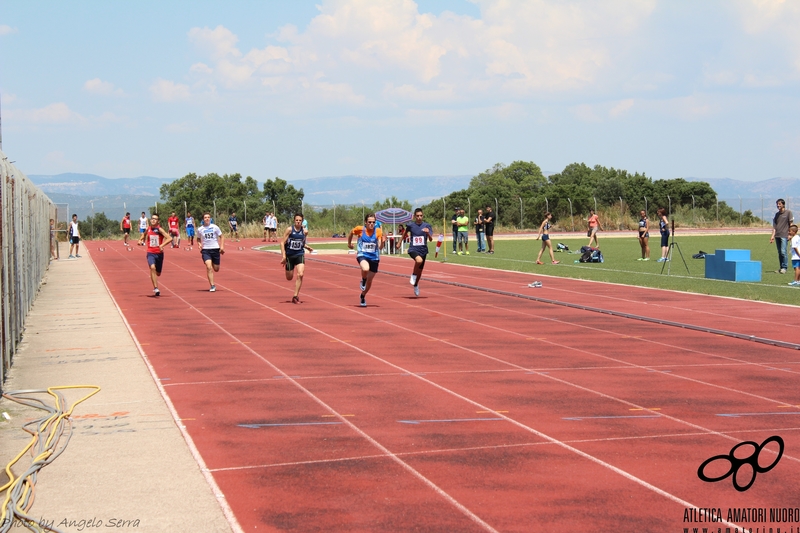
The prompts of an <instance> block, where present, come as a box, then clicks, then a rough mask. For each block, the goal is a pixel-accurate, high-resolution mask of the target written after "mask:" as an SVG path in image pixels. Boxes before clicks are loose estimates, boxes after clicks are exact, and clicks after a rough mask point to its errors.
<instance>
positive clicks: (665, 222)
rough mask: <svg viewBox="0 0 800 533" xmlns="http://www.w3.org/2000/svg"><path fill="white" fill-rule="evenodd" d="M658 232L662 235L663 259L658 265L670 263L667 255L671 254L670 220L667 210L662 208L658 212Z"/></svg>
mask: <svg viewBox="0 0 800 533" xmlns="http://www.w3.org/2000/svg"><path fill="white" fill-rule="evenodd" d="M656 213H657V214H658V231H659V233H661V257H660V258H659V259H658V261H657V263H663V262H664V261H669V257H667V254H668V253H669V219H668V218H667V210H666V209H664V208H663V207H660V208H659V209H658V211H656Z"/></svg>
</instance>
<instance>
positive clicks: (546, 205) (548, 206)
mask: <svg viewBox="0 0 800 533" xmlns="http://www.w3.org/2000/svg"><path fill="white" fill-rule="evenodd" d="M544 210H545V211H548V212H549V211H550V202H548V201H547V196H545V197H544Z"/></svg>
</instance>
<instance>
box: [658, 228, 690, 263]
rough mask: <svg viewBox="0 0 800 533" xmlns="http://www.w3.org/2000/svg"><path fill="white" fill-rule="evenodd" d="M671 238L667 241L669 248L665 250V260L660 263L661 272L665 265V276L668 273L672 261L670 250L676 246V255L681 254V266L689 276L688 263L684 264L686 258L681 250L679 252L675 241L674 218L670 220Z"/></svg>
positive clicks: (678, 246) (679, 247) (679, 248)
mask: <svg viewBox="0 0 800 533" xmlns="http://www.w3.org/2000/svg"><path fill="white" fill-rule="evenodd" d="M671 237H672V239H671V241H670V243H669V249H668V250H667V260H666V261H664V262H663V263H662V264H661V273H662V274H663V273H664V267H667V276H669V274H670V268H671V263H672V252H673V251H674V250H675V249H676V248H677V250H678V255H680V256H681V261H683V266H685V267H686V273H687V274H689V275H690V276H691V275H692V273H691V272H689V265H687V264H686V259H685V258H684V257H683V252H681V246H680V244H678V243H677V242H675V219H673V220H672V235H671Z"/></svg>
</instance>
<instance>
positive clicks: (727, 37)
mask: <svg viewBox="0 0 800 533" xmlns="http://www.w3.org/2000/svg"><path fill="white" fill-rule="evenodd" d="M798 27H800V2H790V1H780V0H718V1H714V0H706V1H704V2H694V1H688V0H686V1H684V0H630V1H618V0H604V1H602V2H597V1H574V2H570V1H547V0H520V1H514V0H494V1H489V0H472V1H467V0H436V1H435V0H426V1H418V2H414V1H412V0H317V1H316V2H306V1H303V0H292V1H289V0H268V1H232V2H224V3H223V2H210V1H197V0H193V1H167V2H164V1H150V0H139V1H136V2H108V1H81V2H56V1H50V2H45V1H36V0H25V1H23V0H0V98H2V133H3V150H4V151H5V152H6V153H7V154H8V155H9V156H10V158H11V159H12V160H15V161H17V163H16V164H17V166H18V167H19V168H20V169H21V170H22V171H24V172H26V173H28V174H58V173H62V172H88V173H94V174H99V175H102V176H106V177H110V178H121V177H134V176H140V175H149V176H156V177H163V178H174V177H180V176H183V175H185V174H187V173H189V172H196V173H198V174H205V173H207V172H218V173H233V172H240V173H242V174H244V175H251V176H253V177H254V178H256V179H258V180H260V181H263V180H266V179H269V178H272V177H275V176H279V177H282V178H284V179H302V178H311V177H320V176H341V175H348V174H357V175H380V176H427V175H461V174H476V173H478V172H481V171H482V170H485V169H487V168H490V167H491V166H492V165H494V164H495V163H506V164H508V163H511V162H512V161H515V160H525V161H533V162H535V163H537V164H538V165H539V166H540V167H541V168H542V169H543V170H545V171H559V170H561V169H563V168H564V166H566V165H567V164H570V163H573V162H584V163H586V164H588V165H596V164H599V165H604V166H613V167H616V168H624V169H627V170H630V171H639V172H644V173H646V174H647V175H649V176H651V177H653V178H656V179H659V178H675V177H699V178H707V179H710V178H723V177H728V178H734V179H740V180H762V179H768V178H773V177H800V176H798V174H800V173H799V172H798V168H800V91H798V89H800V36H798V34H800V32H798V31H797V28H798Z"/></svg>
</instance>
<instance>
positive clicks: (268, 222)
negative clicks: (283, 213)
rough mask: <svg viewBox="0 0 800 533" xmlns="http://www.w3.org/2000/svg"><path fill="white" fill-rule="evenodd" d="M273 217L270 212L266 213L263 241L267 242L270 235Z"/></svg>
mask: <svg viewBox="0 0 800 533" xmlns="http://www.w3.org/2000/svg"><path fill="white" fill-rule="evenodd" d="M271 220H272V218H271V217H270V216H269V213H267V214H266V215H264V238H263V239H261V242H267V236H268V235H269V225H270V222H271Z"/></svg>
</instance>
